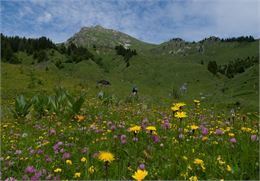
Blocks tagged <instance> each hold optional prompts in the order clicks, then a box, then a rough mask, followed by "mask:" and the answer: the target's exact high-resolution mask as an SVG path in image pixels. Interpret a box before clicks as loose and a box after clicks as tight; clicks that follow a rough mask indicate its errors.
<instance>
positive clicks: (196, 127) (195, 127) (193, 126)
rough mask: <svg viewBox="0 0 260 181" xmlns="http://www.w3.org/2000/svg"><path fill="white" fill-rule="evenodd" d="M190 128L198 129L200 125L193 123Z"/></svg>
mask: <svg viewBox="0 0 260 181" xmlns="http://www.w3.org/2000/svg"><path fill="white" fill-rule="evenodd" d="M190 128H191V129H192V130H196V129H198V128H199V127H198V126H197V125H195V124H193V125H191V126H190Z"/></svg>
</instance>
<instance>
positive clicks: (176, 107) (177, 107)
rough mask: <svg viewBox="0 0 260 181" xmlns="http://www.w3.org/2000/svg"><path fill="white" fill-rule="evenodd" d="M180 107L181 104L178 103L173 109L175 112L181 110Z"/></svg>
mask: <svg viewBox="0 0 260 181" xmlns="http://www.w3.org/2000/svg"><path fill="white" fill-rule="evenodd" d="M179 109H180V107H179V106H176V105H175V106H172V107H171V110H172V111H173V112H176V111H179Z"/></svg>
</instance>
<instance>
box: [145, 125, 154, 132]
mask: <svg viewBox="0 0 260 181" xmlns="http://www.w3.org/2000/svg"><path fill="white" fill-rule="evenodd" d="M146 130H147V131H156V127H154V126H147V127H146Z"/></svg>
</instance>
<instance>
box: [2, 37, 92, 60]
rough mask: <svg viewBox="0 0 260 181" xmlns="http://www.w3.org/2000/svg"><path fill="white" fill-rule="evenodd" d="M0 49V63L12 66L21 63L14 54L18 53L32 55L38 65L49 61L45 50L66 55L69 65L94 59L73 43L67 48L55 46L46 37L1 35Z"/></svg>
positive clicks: (63, 45) (86, 50)
mask: <svg viewBox="0 0 260 181" xmlns="http://www.w3.org/2000/svg"><path fill="white" fill-rule="evenodd" d="M1 49H2V53H1V61H3V62H8V63H13V64H18V63H21V61H20V60H19V59H18V57H17V56H16V54H15V53H17V52H19V51H21V52H26V53H27V54H28V55H32V56H33V58H34V59H35V60H37V62H38V63H40V62H44V61H48V60H49V55H48V53H47V50H56V51H58V52H60V53H61V54H64V55H66V62H71V63H72V62H73V63H78V62H80V61H82V60H84V59H94V55H93V54H92V53H91V52H90V51H88V49H87V48H84V47H80V46H79V47H78V46H76V45H75V44H74V43H71V44H69V45H68V46H65V44H60V45H56V44H54V43H53V42H52V41H51V40H50V39H48V38H46V37H40V38H25V37H23V38H21V37H18V36H14V37H8V36H4V35H3V34H2V33H1ZM60 63H61V62H60Z"/></svg>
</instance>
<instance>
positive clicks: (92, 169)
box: [88, 165, 96, 174]
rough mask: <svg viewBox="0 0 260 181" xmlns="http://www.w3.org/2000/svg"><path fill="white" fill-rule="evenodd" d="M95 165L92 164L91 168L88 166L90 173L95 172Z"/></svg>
mask: <svg viewBox="0 0 260 181" xmlns="http://www.w3.org/2000/svg"><path fill="white" fill-rule="evenodd" d="M95 170H96V169H95V167H94V166H93V165H92V166H90V167H89V168H88V173H89V174H93V173H94V172H95Z"/></svg>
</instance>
